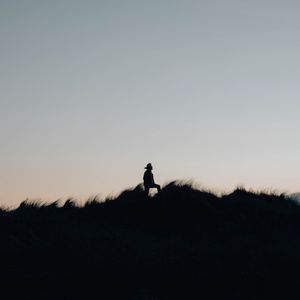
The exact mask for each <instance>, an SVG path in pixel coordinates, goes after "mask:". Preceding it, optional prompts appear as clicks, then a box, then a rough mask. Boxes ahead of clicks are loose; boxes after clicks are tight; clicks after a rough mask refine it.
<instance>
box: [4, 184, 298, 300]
mask: <svg viewBox="0 0 300 300" xmlns="http://www.w3.org/2000/svg"><path fill="white" fill-rule="evenodd" d="M299 233H300V207H299V206H298V204H297V203H296V202H295V201H293V200H292V199H289V198H287V197H285V196H284V195H275V194H268V193H255V192H249V191H246V190H244V189H242V188H238V189H237V190H235V191H234V192H233V193H231V194H229V195H223V196H217V195H215V194H213V193H210V192H207V191H202V190H198V189H196V188H194V187H193V186H192V185H189V184H180V183H176V182H172V183H170V184H168V185H166V186H165V187H163V189H162V191H161V193H159V194H157V195H155V196H154V197H152V198H147V197H146V196H145V193H144V191H143V189H142V187H141V185H139V186H137V187H136V188H134V189H129V190H125V191H123V192H122V193H121V194H120V195H119V196H117V197H115V198H113V199H107V200H106V201H104V202H100V201H98V199H97V198H95V199H89V201H87V202H86V203H85V205H84V206H82V207H79V206H77V205H76V202H75V201H74V200H72V199H69V200H67V201H66V202H65V204H64V205H63V206H60V205H59V203H58V202H54V203H51V204H46V203H39V202H28V201H26V202H23V203H21V205H20V206H19V207H18V208H17V209H15V210H5V209H2V210H1V211H0V241H1V247H0V253H1V258H2V261H1V269H0V270H1V271H0V282H1V287H2V291H1V294H0V295H2V298H3V299H31V300H33V299H43V300H48V299H53V300H54V299H55V300H57V299H133V300H134V299H145V300H146V299H147V300H148V299H220V298H226V299H273V298H275V297H277V298H278V297H281V298H282V299H292V298H293V299H294V297H295V295H296V293H297V292H298V281H299V279H298V273H299V270H300V255H299V253H300V234H299Z"/></svg>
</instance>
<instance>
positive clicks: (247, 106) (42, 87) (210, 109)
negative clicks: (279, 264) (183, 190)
mask: <svg viewBox="0 0 300 300" xmlns="http://www.w3.org/2000/svg"><path fill="white" fill-rule="evenodd" d="M299 11H300V2H299V1H296V0H285V1H283V0H280V1H278V0H277V1H276V0H272V1H266V0H253V1H243V0H235V1H234V0H226V1H224V0H207V1H201V0H200V1H199V0H198V1H190V0H187V1H176V0H157V1H156V0H152V1H142V0H139V1H137V0H136V1H133V0H127V1H124V0H109V1H101V0H97V1H96V0H85V1H78V0H59V1H58V0H53V1H42V0H26V1H24V0H3V1H1V2H0V40H1V48H0V54H1V55H0V65H1V68H0V136H1V147H0V203H1V204H3V205H4V204H5V205H15V204H17V203H19V202H20V201H22V200H24V199H25V198H42V199H45V200H49V201H50V200H56V199H57V198H66V197H68V196H74V197H79V198H83V199H84V198H87V197H88V196H90V195H95V194H98V193H100V194H101V195H102V196H105V195H107V194H110V193H117V192H120V191H121V190H123V189H125V188H127V187H130V186H135V185H136V184H138V183H140V182H141V180H142V174H143V167H144V166H145V165H146V163H148V162H152V164H153V167H154V174H155V178H156V180H157V181H158V182H159V183H161V184H163V183H165V182H166V181H168V180H173V179H194V180H195V181H196V182H197V183H200V184H201V185H202V186H204V187H208V188H217V189H218V190H225V191H227V190H231V189H233V188H234V187H236V186H237V185H238V184H244V185H245V186H246V187H251V188H254V189H260V188H274V189H278V190H282V191H288V192H297V191H299V190H300V186H299V179H300V175H299V169H300V168H299V167H300V155H299V153H300V138H299V127H300V119H299V111H300V110H299V109H300V89H299V80H300V37H299V32H300V18H299Z"/></svg>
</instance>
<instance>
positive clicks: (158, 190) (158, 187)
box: [154, 184, 161, 193]
mask: <svg viewBox="0 0 300 300" xmlns="http://www.w3.org/2000/svg"><path fill="white" fill-rule="evenodd" d="M154 187H155V188H157V192H158V193H159V192H160V191H161V189H160V185H159V184H154Z"/></svg>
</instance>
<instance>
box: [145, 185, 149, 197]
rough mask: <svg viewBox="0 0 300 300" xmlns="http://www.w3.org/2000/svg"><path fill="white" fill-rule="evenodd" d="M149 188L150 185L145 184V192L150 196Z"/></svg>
mask: <svg viewBox="0 0 300 300" xmlns="http://www.w3.org/2000/svg"><path fill="white" fill-rule="evenodd" d="M149 190H150V188H149V187H148V186H145V194H146V196H149Z"/></svg>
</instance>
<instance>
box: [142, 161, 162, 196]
mask: <svg viewBox="0 0 300 300" xmlns="http://www.w3.org/2000/svg"><path fill="white" fill-rule="evenodd" d="M145 169H146V171H145V173H144V177H143V179H144V187H145V192H146V195H147V196H148V195H149V190H150V189H151V188H156V189H157V192H160V185H159V184H156V183H155V181H154V177H153V174H152V169H153V168H152V165H151V164H150V163H149V164H147V166H146V167H145Z"/></svg>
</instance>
